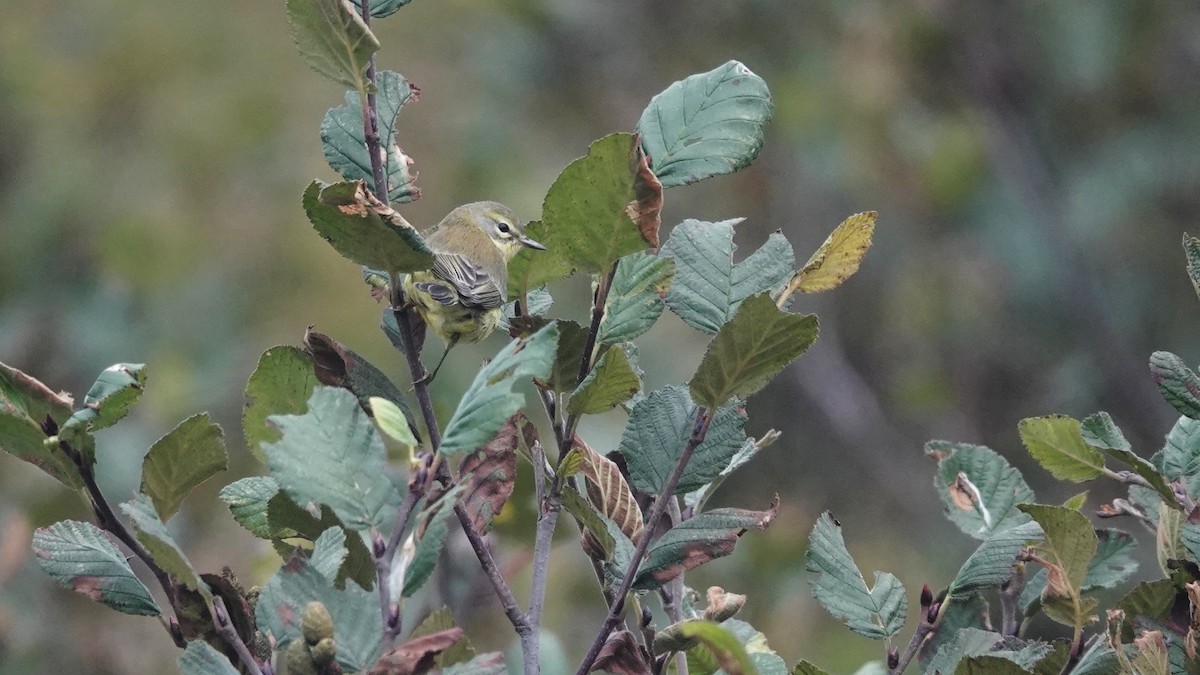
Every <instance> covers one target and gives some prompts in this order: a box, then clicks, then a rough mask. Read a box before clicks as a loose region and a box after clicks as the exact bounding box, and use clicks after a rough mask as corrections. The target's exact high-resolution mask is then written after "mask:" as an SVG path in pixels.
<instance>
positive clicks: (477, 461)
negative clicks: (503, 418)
mask: <svg viewBox="0 0 1200 675" xmlns="http://www.w3.org/2000/svg"><path fill="white" fill-rule="evenodd" d="M527 422H528V420H527V419H526V418H525V414H524V413H517V414H515V415H513V416H512V417H510V418H508V421H507V422H505V423H504V426H502V427H500V431H499V433H497V434H496V437H495V438H493V439H492V440H491V441H489V442H488V444H487V445H485V446H483V447H482V448H479V449H478V450H476V451H475V452H473V453H471V454H470V455H467V457H466V459H464V460H463V461H462V464H460V465H459V467H458V475H459V480H460V481H462V480H465V481H466V485H467V491H466V492H465V493H463V496H462V504H463V507H464V508H466V510H467V513H469V514H471V521H472V522H473V523H474V524H475V530H476V531H477V532H479V533H480V534H483V533H486V532H487V531H488V530H490V529H492V518H494V517H495V516H496V515H497V514H499V513H500V510H501V509H503V508H504V504H505V502H507V501H508V498H509V497H510V496H512V493H513V487H514V485H515V481H516V476H517V446H518V445H519V444H520V442H521V431H520V429H521V427H522V426H523V424H524V423H527Z"/></svg>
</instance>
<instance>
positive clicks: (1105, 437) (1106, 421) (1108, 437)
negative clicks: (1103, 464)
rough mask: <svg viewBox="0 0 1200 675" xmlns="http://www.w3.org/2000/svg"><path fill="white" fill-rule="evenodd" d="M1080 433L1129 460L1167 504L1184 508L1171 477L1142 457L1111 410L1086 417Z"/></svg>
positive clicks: (1120, 458)
mask: <svg viewBox="0 0 1200 675" xmlns="http://www.w3.org/2000/svg"><path fill="white" fill-rule="evenodd" d="M1080 433H1081V434H1082V436H1083V442H1084V443H1087V444H1088V445H1090V446H1091V447H1093V448H1096V449H1097V450H1099V451H1100V452H1103V453H1104V454H1106V455H1108V456H1109V457H1112V458H1113V459H1115V460H1117V461H1118V462H1123V463H1125V464H1128V465H1129V466H1130V467H1131V468H1132V469H1133V472H1134V473H1136V474H1137V475H1139V476H1141V477H1142V478H1144V479H1146V482H1147V483H1149V484H1150V486H1151V487H1153V488H1154V491H1155V492H1157V493H1158V496H1159V497H1162V499H1163V501H1164V502H1165V503H1166V504H1167V506H1170V507H1171V508H1174V509H1180V510H1182V509H1183V507H1182V506H1180V504H1179V500H1177V499H1175V491H1174V490H1172V489H1171V486H1170V485H1168V484H1167V479H1166V478H1164V477H1163V475H1162V474H1161V473H1159V471H1158V469H1157V468H1156V467H1155V466H1154V465H1153V464H1151V463H1150V462H1149V461H1148V460H1145V459H1142V458H1141V457H1139V456H1138V455H1136V454H1135V453H1134V452H1133V448H1132V446H1130V445H1129V441H1127V440H1125V435H1124V434H1122V433H1121V430H1120V429H1119V428H1118V427H1117V425H1116V423H1115V422H1113V419H1112V418H1111V417H1109V415H1108V413H1106V412H1098V413H1096V414H1095V415H1090V416H1088V417H1086V418H1084V420H1083V422H1081V423H1080Z"/></svg>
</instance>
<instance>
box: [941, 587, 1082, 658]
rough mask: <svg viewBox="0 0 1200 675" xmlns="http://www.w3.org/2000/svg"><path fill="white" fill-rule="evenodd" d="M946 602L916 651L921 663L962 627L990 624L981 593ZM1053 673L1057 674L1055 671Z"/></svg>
mask: <svg viewBox="0 0 1200 675" xmlns="http://www.w3.org/2000/svg"><path fill="white" fill-rule="evenodd" d="M946 603H947V604H945V607H944V608H943V609H942V610H941V611H942V614H941V618H940V619H938V624H937V626H938V627H937V630H935V631H934V632H933V634H932V635H930V636H929V638H928V639H926V640H925V641H924V642H923V643H921V648H920V651H919V652H917V658H918V659H919V660H920V661H921V663H922V664H926V663H928V662H929V660H930V659H932V658H933V657H934V656H935V655H936V654H937V653H938V650H939V649H941V648H942V645H944V644H946V643H947V642H950V641H951V640H953V639H954V637H955V636H956V635H958V634H959V632H961V631H962V630H963V629H964V628H974V629H978V630H985V629H987V628H990V627H991V625H992V617H991V608H990V607H989V606H988V602H987V600H986V599H984V597H983V594H981V593H968V594H966V595H962V596H956V597H951V598H950V600H948V601H946ZM922 670H925V669H924V668H923V669H922ZM1055 675H1058V673H1057V671H1055Z"/></svg>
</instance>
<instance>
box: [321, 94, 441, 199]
mask: <svg viewBox="0 0 1200 675" xmlns="http://www.w3.org/2000/svg"><path fill="white" fill-rule="evenodd" d="M375 87H376V89H377V90H378V93H376V94H375V106H376V118H377V119H378V121H379V148H380V150H381V151H386V152H387V163H386V164H385V165H384V174H385V175H384V177H385V179H386V180H387V185H388V201H390V202H392V203H393V204H404V203H407V202H411V201H414V200H416V199H417V198H419V197H420V196H421V191H420V190H419V189H418V188H417V186H416V181H417V176H416V174H415V173H413V172H412V171H411V170H410V167H411V165H412V159H411V158H410V157H409V156H408V155H406V154H404V151H403V150H401V149H400V145H399V143H397V141H396V136H397V134H396V116H397V115H398V114H400V110H401V109H402V108H403V107H404V106H405V105H407V104H408V103H413V102H416V101H417V99H418V98H419V96H420V90H418V89H417V88H416V87H414V86H413V85H412V84H411V83H410V82H409V81H408V80H406V79H404V76H403V75H401V74H400V73H395V72H392V71H390V70H384V71H380V72H379V73H378V74H377V75H376V76H375ZM321 144H322V146H323V147H324V151H325V161H327V162H329V166H330V167H331V168H332V169H333V170H334V171H337V172H338V173H340V174H341V175H342V178H345V179H346V180H348V181H358V180H365V181H367V184H368V185H374V184H375V183H374V180H375V178H374V176H373V175H372V173H371V157H370V155H368V154H367V142H366V140H365V139H364V137H363V114H362V105H361V103H360V102H359V99H358V92H357V91H348V92H346V104H345V105H343V106H339V107H337V108H331V109H329V111H328V112H326V113H325V119H324V120H322V121H321Z"/></svg>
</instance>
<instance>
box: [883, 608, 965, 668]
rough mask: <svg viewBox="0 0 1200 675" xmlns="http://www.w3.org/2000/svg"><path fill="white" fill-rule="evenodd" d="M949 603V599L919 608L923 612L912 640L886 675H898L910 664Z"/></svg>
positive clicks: (930, 634)
mask: <svg viewBox="0 0 1200 675" xmlns="http://www.w3.org/2000/svg"><path fill="white" fill-rule="evenodd" d="M950 602H951V599H949V598H947V599H946V600H943V601H942V602H935V603H933V604H932V605H931V606H929V607H928V608H926V607H924V606H922V607H921V609H922V610H923V611H922V612H921V619H920V621H919V622H918V623H917V629H916V630H915V631H913V636H912V639H911V640H909V641H908V646H907V647H905V649H904V653H903V654H901V655H900V659H899V660H898V661H897V662H896V666H895V667H893V668H892V669H891V670H889V671H888V675H900V673H903V672H904V669H905V668H907V667H908V664H909V663H912V660H913V657H915V656H916V655H917V652H918V651H920V649H921V646H922V645H924V644H925V641H926V640H928V639H929V638H930V636H932V635H933V633H934V631H936V630H937V625H938V622H939V621H941V620H942V613H943V612H945V611H946V607H947V606H948V605H949V604H950Z"/></svg>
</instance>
